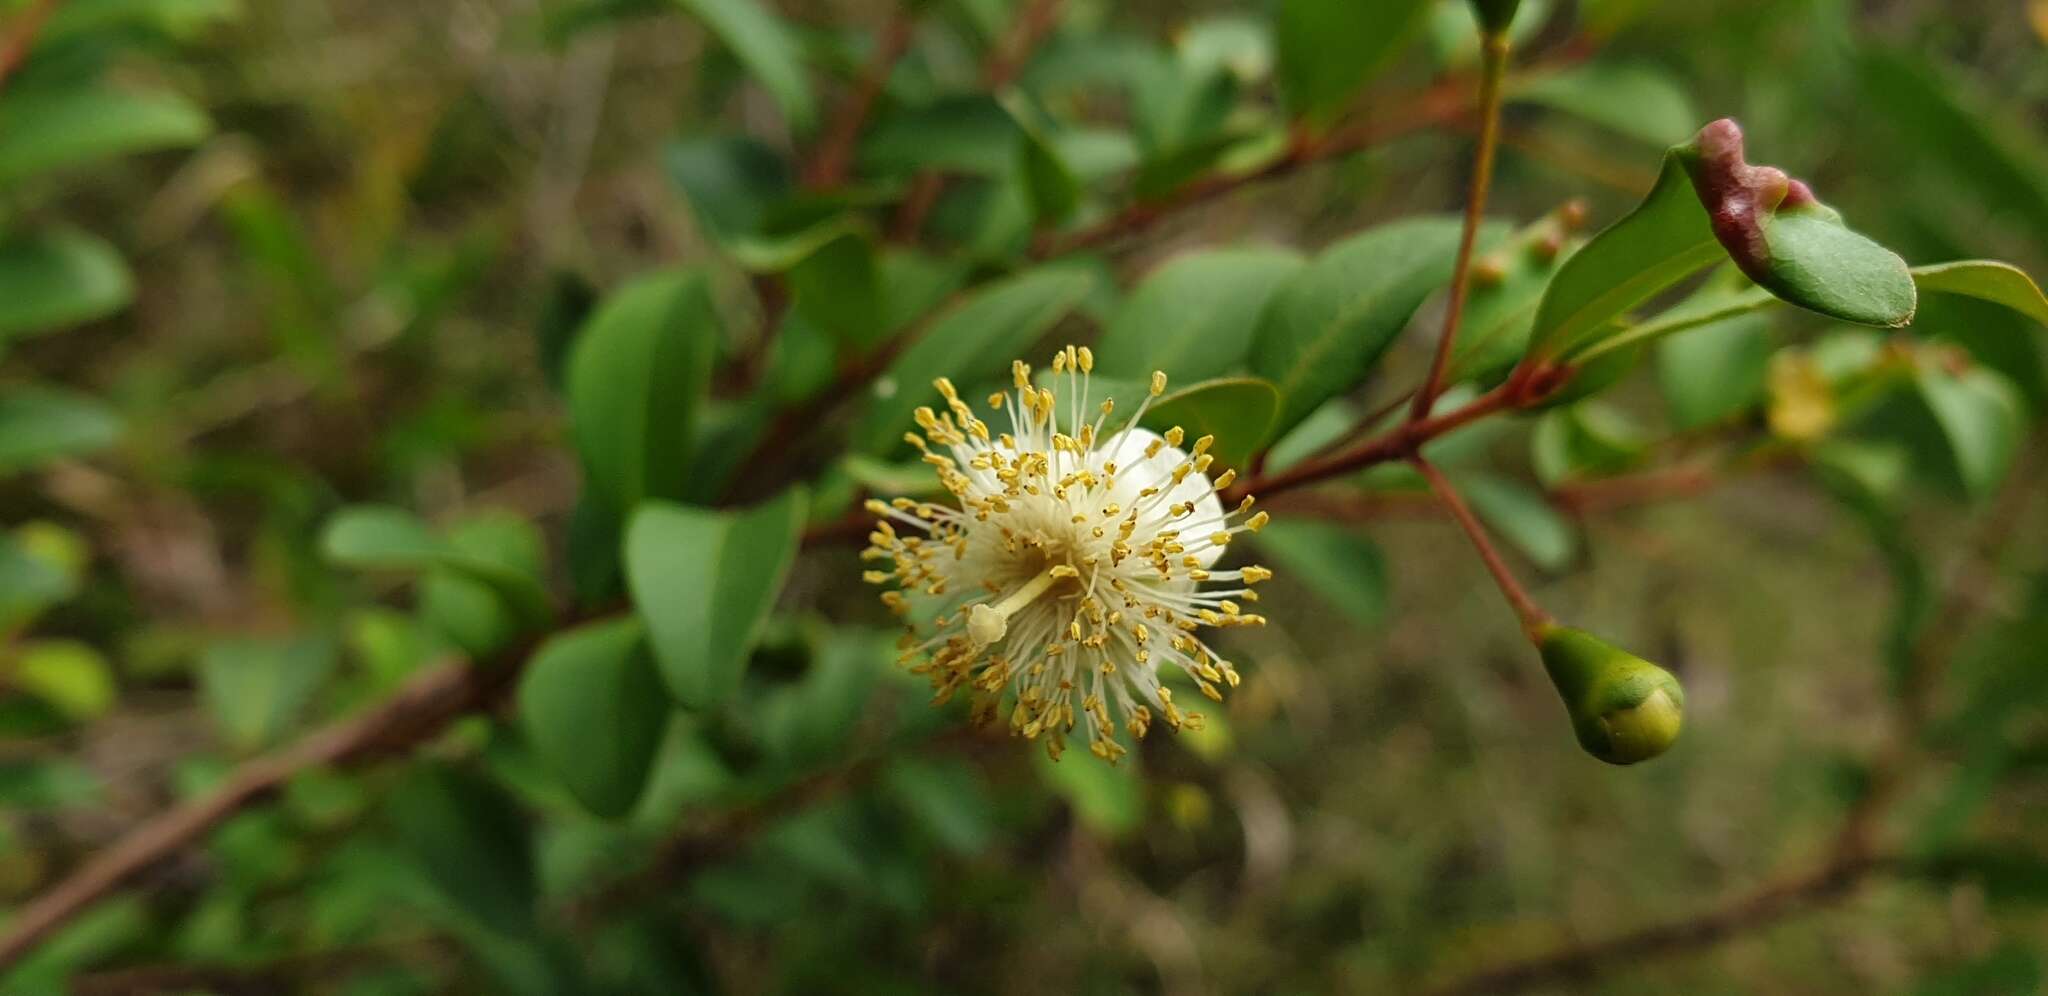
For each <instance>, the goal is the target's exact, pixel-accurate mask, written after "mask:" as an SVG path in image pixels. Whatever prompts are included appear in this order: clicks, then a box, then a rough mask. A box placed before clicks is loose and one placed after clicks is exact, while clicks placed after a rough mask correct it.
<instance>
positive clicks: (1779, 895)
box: [1430, 856, 1893, 996]
mask: <svg viewBox="0 0 2048 996" xmlns="http://www.w3.org/2000/svg"><path fill="white" fill-rule="evenodd" d="M1890 867H1893V863H1891V862H1888V861H1884V860H1880V859H1876V858H1871V857H1861V856H1848V857H1842V858H1837V859H1833V860H1830V861H1827V862H1824V863H1823V864H1821V866H1820V867H1818V868H1815V869H1813V870H1811V871H1807V872H1804V873H1801V874H1797V875H1792V876H1789V877H1787V878H1784V879H1782V880H1779V881H1777V882H1773V883H1771V884H1769V885H1765V886H1763V887H1762V888H1759V889H1757V890H1756V891H1754V892H1751V893H1749V894H1747V895H1744V896H1740V897H1738V898H1736V899H1733V900H1731V901H1729V902H1727V903H1725V904H1723V905H1722V906H1719V907H1717V908H1715V909H1713V910H1709V911H1707V912H1705V913H1701V914H1698V915H1696V916H1692V917H1688V918H1686V919H1684V920H1680V921H1677V922H1675V923H1667V924H1663V925H1661V926H1656V927H1648V928H1645V929H1642V930H1637V931H1633V932H1631V933H1626V934H1622V935H1620V936H1617V937H1612V938H1609V939H1607V940H1605V941H1598V942H1595V943H1592V944H1584V945H1579V946H1576V947H1571V948H1566V949H1564V950H1562V951H1557V952H1554V953H1552V954H1547V955H1542V956H1539V957H1535V958H1530V959H1528V960H1525V961H1514V962H1509V963H1507V964H1505V965H1499V966H1495V967H1493V968H1489V969H1484V970H1482V971H1480V972H1478V973H1476V974H1473V975H1469V976H1466V977H1465V978H1463V979H1459V980H1457V981H1455V982H1452V983H1450V984H1448V985H1446V986H1444V987H1442V988H1440V989H1434V990H1430V992H1431V993H1432V994H1433V996H1498V994H1501V993H1514V992H1521V991H1523V990H1527V989H1533V988H1536V987H1537V986H1541V985H1546V984H1549V983H1553V982H1559V981H1565V980H1584V979H1588V978H1591V977H1593V976H1596V975H1599V974H1601V973H1603V972H1607V971H1611V970H1613V969H1616V968H1622V967H1627V966H1630V965H1633V964H1636V963H1639V962H1642V961H1644V960H1647V959H1650V958H1656V957H1661V956H1664V955H1671V954H1677V953H1679V952H1683V951H1690V950H1697V949H1700V948H1704V947H1708V946H1711V945H1713V944H1715V943H1717V942H1719V941H1721V940H1724V939H1726V938H1728V937H1730V936H1732V935H1734V934H1736V933H1739V932H1742V931H1746V930H1754V929H1756V928H1758V927H1763V926H1767V925H1769V924H1771V923H1773V922H1775V921H1778V920H1782V919H1784V918H1786V917H1788V916H1791V915H1793V914H1795V913H1799V912H1802V911H1805V910H1808V909H1811V908H1813V907H1815V906H1817V905H1820V904H1821V903H1824V902H1826V901H1828V900H1831V899H1834V898H1836V897H1839V896H1843V895H1846V894H1848V893H1849V892H1851V891H1853V890H1854V888H1855V887H1856V886H1857V885H1859V884H1861V883H1862V882H1863V881H1864V880H1865V879H1867V878H1869V877H1870V875H1871V874H1872V873H1875V872H1878V871H1882V870H1884V869H1887V868H1890Z"/></svg>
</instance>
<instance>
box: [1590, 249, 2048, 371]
mask: <svg viewBox="0 0 2048 996" xmlns="http://www.w3.org/2000/svg"><path fill="white" fill-rule="evenodd" d="M1909 272H1910V273H1911V275H1912V277H1913V282H1914V283H1915V284H1916V285H1918V286H1919V288H1920V290H1921V291H1923V292H1925V293H1932V294H1956V295H1963V296H1966V297H1972V298H1977V299H1980V300H1984V301H1991V302H1995V303H1997V304H2001V305H2004V306H2005V307H2007V308H2011V309H2012V310H2014V311H2016V312H2018V313H2020V314H2022V315H2026V316H2028V317H2030V318H2033V319H2035V320H2036V321H2041V322H2043V323H2044V324H2048V302H2044V300H2043V299H2042V295H2041V290H2040V288H2039V287H2037V286H2035V284H2034V281H2033V280H2032V278H2030V277H2028V276H2027V275H2026V273H2024V272H2023V271H2021V270H2019V269H2018V268H2017V267H2014V266H2011V265H2010V264H2007V263H1999V262H1993V261H1989V260H1962V261H1958V262H1953V263H1931V264H1928V265H1925V266H1916V267H1914V268H1912V270H1911V271H1909ZM1783 303H1786V302H1783V301H1781V300H1779V299H1778V298H1777V297H1775V296H1773V295H1772V294H1771V292H1770V291H1768V290H1765V289H1764V288H1761V287H1752V288H1750V289H1748V290H1741V291H1734V290H1724V291H1720V292H1716V293H1711V294H1698V295H1695V296H1694V297H1693V298H1691V299H1689V300H1687V301H1686V302H1685V303H1684V304H1681V305H1679V306H1677V307H1675V308H1672V309H1671V310H1669V311H1667V312H1664V313H1663V314H1661V315H1658V316H1657V317H1655V318H1652V319H1649V320H1647V321H1643V322H1639V323H1636V324H1634V325H1629V326H1626V327H1623V328H1622V329H1620V330H1619V331H1616V332H1614V333H1612V334H1610V335H1604V336H1602V337H1600V340H1599V342H1598V343H1597V344H1596V345H1592V346H1589V347H1588V348H1586V349H1583V350H1579V351H1574V352H1573V353H1571V354H1570V356H1569V357H1568V358H1569V359H1571V360H1573V361H1575V362H1580V363H1587V362H1591V361H1592V360H1594V359H1597V358H1601V357H1604V356H1607V355H1609V354H1612V353H1614V352H1616V351H1619V350H1622V349H1625V348H1628V347H1630V346H1636V345H1641V344H1644V343H1649V342H1654V341H1656V340H1658V339H1661V338H1663V337H1665V336H1669V335H1675V334H1677V333H1679V332H1683V331H1685V330H1687V329H1694V328H1699V327H1700V326H1702V325H1710V324H1713V323H1715V322H1720V321H1726V320H1728V319H1731V318H1736V317H1739V316H1742V315H1747V314H1751V313H1753V312H1757V311H1762V310H1764V309H1766V308H1771V307H1775V306H1777V305H1779V304H1783Z"/></svg>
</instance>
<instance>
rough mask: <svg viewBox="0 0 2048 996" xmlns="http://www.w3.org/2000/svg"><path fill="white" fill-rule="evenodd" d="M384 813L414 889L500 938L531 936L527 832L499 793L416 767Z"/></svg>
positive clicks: (433, 766) (454, 772)
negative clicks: (422, 888)
mask: <svg viewBox="0 0 2048 996" xmlns="http://www.w3.org/2000/svg"><path fill="white" fill-rule="evenodd" d="M386 813H387V817H388V819H389V820H390V822H391V825H392V829H393V830H394V831H395V832H396V833H397V836H398V839H399V841H400V842H401V843H402V844H403V845H404V847H405V850H406V852H407V854H408V856H409V857H411V858H412V860H413V871H414V872H415V874H416V875H417V876H418V878H417V881H419V882H420V883H421V884H422V885H425V886H427V887H428V888H429V889H430V890H431V893H432V894H433V895H434V896H435V897H436V898H437V899H439V900H440V901H441V902H442V903H444V904H445V905H446V907H447V908H448V909H450V910H452V911H456V912H460V913H462V914H464V915H465V916H466V917H468V918H470V919H472V920H473V921H474V922H475V923H477V924H478V925H481V926H484V927H486V928H489V929H491V930H494V931H496V932H498V933H499V934H501V935H503V936H506V937H523V936H526V935H527V934H529V933H530V932H531V930H532V928H533V924H534V904H535V903H536V902H537V901H538V898H539V888H538V886H537V884H536V882H535V879H534V862H533V839H532V831H531V829H530V828H529V827H528V824H527V818H526V814H525V813H524V812H521V811H520V809H519V805H518V803H517V802H515V801H514V800H513V799H512V798H511V796H510V795H508V794H507V793H506V792H505V790H504V789H502V788H500V787H499V786H497V785H494V784H492V783H490V782H487V781H484V780H483V779H482V778H479V777H477V776H476V775H473V774H469V773H467V772H464V771H461V770H459V769H457V768H454V767H452V766H450V765H448V764H446V763H444V762H438V761H427V762H421V763H415V764H413V765H411V766H410V768H409V770H408V771H407V772H406V773H405V777H404V778H403V780H402V781H400V782H399V784H398V786H397V787H396V788H395V789H393V790H392V793H391V796H390V798H389V800H388V802H387V808H386Z"/></svg>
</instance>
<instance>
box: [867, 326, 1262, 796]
mask: <svg viewBox="0 0 2048 996" xmlns="http://www.w3.org/2000/svg"><path fill="white" fill-rule="evenodd" d="M1094 366H1095V359H1094V357H1093V355H1091V354H1090V353H1089V351H1088V350H1087V349H1086V348H1085V347H1081V348H1076V347H1073V346H1068V347H1066V348H1065V349H1063V350H1061V351H1060V352H1059V353H1058V354H1056V355H1055V356H1054V357H1053V364H1052V368H1053V373H1054V378H1053V380H1054V382H1055V383H1057V382H1060V381H1062V380H1063V381H1064V384H1065V388H1066V390H1065V393H1064V395H1062V394H1061V393H1059V392H1056V391H1054V390H1053V389H1051V388H1046V387H1038V386H1036V385H1034V383H1033V382H1032V378H1031V368H1030V367H1028V366H1026V365H1025V364H1023V363H1022V362H1018V363H1015V364H1013V365H1012V369H1011V374H1012V376H1011V381H1012V389H1011V390H1010V391H1007V392H1000V393H997V394H994V395H991V396H990V397H989V399H988V403H989V406H990V408H991V409H992V410H993V414H992V415H991V418H992V419H993V420H994V421H996V422H997V423H999V424H1002V425H1006V426H1007V431H1004V430H1002V429H999V428H994V427H991V425H990V423H989V422H988V421H984V420H983V419H982V418H981V417H980V416H978V415H977V414H975V411H974V410H973V408H972V407H970V406H969V405H968V404H967V403H966V402H965V401H964V400H962V399H961V397H960V394H959V392H958V390H957V389H955V387H954V385H953V384H952V382H950V381H948V380H946V379H945V378H940V379H939V380H937V381H935V382H934V386H936V387H937V388H938V391H939V395H940V397H941V399H942V400H943V401H944V403H945V409H944V410H943V411H939V410H934V409H932V408H919V409H918V410H917V413H916V420H917V425H918V430H919V431H917V432H911V433H907V434H905V436H904V438H905V439H906V440H907V441H908V442H909V443H910V445H911V446H913V447H915V448H916V449H917V450H918V451H919V452H920V453H922V454H923V456H924V461H925V462H926V463H928V464H930V465H931V466H932V468H933V469H934V470H935V471H936V472H937V474H938V476H939V481H940V483H941V484H943V485H944V486H945V488H946V490H947V491H949V492H951V494H952V495H953V497H954V499H955V500H956V502H957V506H955V505H947V504H941V503H937V502H920V501H912V500H910V499H908V498H898V499H896V500H894V501H892V502H883V501H870V502H869V503H868V506H867V507H868V509H869V510H870V511H872V512H874V513H875V514H876V515H877V516H880V517H881V520H880V522H878V523H877V525H876V527H875V531H874V532H873V533H871V534H869V536H868V540H869V543H870V545H869V546H868V548H867V549H866V550H865V551H864V552H863V553H862V557H863V559H866V560H870V561H884V562H887V563H888V564H889V565H890V566H888V567H886V568H877V569H871V570H869V571H867V573H866V575H865V577H866V579H867V580H868V581H870V582H874V583H877V584H890V585H893V586H895V587H894V589H892V590H890V591H887V592H884V593H883V595H882V602H883V603H884V604H886V605H888V606H889V608H890V609H891V610H893V611H894V612H896V613H897V614H898V615H899V616H902V617H904V618H905V620H906V623H907V626H906V632H905V634H904V637H903V639H902V640H901V642H900V644H899V646H900V648H901V649H902V651H903V654H902V662H903V663H905V664H907V665H910V668H911V670H912V671H914V672H917V673H919V674H923V675H925V676H926V677H928V678H929V679H930V680H931V683H932V687H933V689H934V691H935V692H936V697H935V702H941V703H942V702H945V701H947V700H949V699H951V698H952V697H953V696H954V695H956V694H959V693H961V692H962V691H963V690H965V691H966V692H967V693H969V694H971V695H973V696H974V702H975V708H974V712H975V716H976V718H977V719H978V720H982V721H989V720H994V719H996V718H998V717H1006V718H1007V720H1008V722H1009V726H1010V728H1011V729H1012V730H1014V731H1015V732H1016V733H1018V734H1020V735H1022V736H1024V737H1027V738H1031V739H1037V740H1042V741H1043V742H1044V743H1045V747H1046V751H1047V752H1048V753H1049V754H1050V755H1051V756H1052V757H1053V758H1054V759H1058V758H1059V756H1060V753H1061V752H1062V751H1063V750H1064V749H1065V746H1066V739H1067V736H1068V734H1069V733H1071V732H1073V731H1074V730H1075V729H1076V727H1077V726H1084V725H1085V727H1086V735H1087V737H1088V748H1089V750H1090V751H1091V752H1092V753H1094V754H1095V756H1097V757H1100V758H1102V759H1103V760H1106V761H1110V762H1112V763H1113V762H1115V761H1116V760H1117V758H1119V757H1121V756H1122V755H1123V754H1124V753H1125V751H1126V748H1125V747H1124V745H1123V744H1122V743H1120V742H1119V732H1120V731H1121V732H1126V733H1129V734H1130V735H1131V736H1132V737H1143V736H1144V735H1145V734H1146V732H1147V731H1148V730H1149V729H1151V728H1152V726H1153V725H1154V724H1155V723H1158V722H1162V721H1163V722H1164V723H1165V724H1166V725H1167V726H1169V727H1171V728H1174V729H1179V728H1181V727H1183V726H1186V727H1191V728H1195V729H1199V728H1200V727H1201V724H1202V714H1201V713H1200V712H1197V711H1194V710H1190V709H1184V708H1182V707H1181V705H1180V704H1179V703H1177V702H1175V701H1174V695H1173V690H1172V689H1170V688H1168V687H1166V686H1165V685H1163V684H1162V683H1161V681H1160V669H1161V668H1162V667H1169V666H1170V667H1176V668H1179V669H1180V670H1182V671H1183V672H1185V673H1186V674H1187V676H1188V677H1189V679H1190V680H1191V681H1192V683H1193V685H1194V687H1195V688H1197V689H1199V690H1200V692H1201V694H1203V695H1204V696H1207V697H1208V698H1210V699H1213V700H1218V701H1220V700H1221V699H1222V694H1223V693H1222V688H1224V687H1235V686H1236V685H1237V683H1238V680H1239V678H1238V672H1237V668H1236V667H1235V666H1233V665H1232V664H1231V662H1230V661H1228V660H1225V659H1223V658H1222V657H1221V656H1220V655H1218V654H1217V653H1216V651H1215V650H1214V649H1213V648H1211V647H1210V646H1209V645H1208V644H1207V643H1206V642H1204V641H1203V640H1202V638H1201V637H1200V636H1198V635H1197V634H1198V633H1199V632H1200V631H1201V630H1202V629H1203V628H1204V627H1213V628H1228V627H1232V626H1257V625H1263V624H1264V623H1265V621H1266V620H1265V617H1263V616H1260V615H1257V614H1254V613H1251V612H1248V611H1246V608H1245V606H1246V605H1247V604H1249V603H1254V602H1257V601H1258V597H1259V596H1258V593H1257V592H1256V591H1254V590H1253V586H1254V585H1256V584H1258V583H1259V582H1261V581H1265V580H1267V579H1269V578H1271V577H1272V576H1273V573H1272V572H1271V571H1269V570H1267V569H1265V568H1263V567H1258V566H1247V567H1243V568H1239V569H1234V570H1217V569H1215V565H1216V563H1217V561H1218V560H1219V559H1221V557H1222V556H1223V552H1224V550H1225V548H1226V547H1228V546H1229V544H1230V542H1231V538H1232V537H1234V536H1236V535H1238V534H1240V533H1244V532H1257V531H1258V530H1259V529H1260V527H1262V526H1264V525H1265V524H1266V520H1267V515H1266V513H1265V512H1263V511H1256V512H1255V511H1253V510H1252V505H1253V499H1252V498H1251V497H1250V496H1246V497H1245V498H1243V499H1242V500H1241V501H1240V502H1239V503H1238V505H1237V507H1236V508H1234V509H1230V510H1227V511H1226V510H1225V508H1224V506H1223V502H1222V499H1221V498H1219V497H1218V492H1220V491H1223V490H1225V489H1227V488H1229V487H1230V485H1231V484H1232V482H1233V481H1234V479H1235V475H1234V473H1233V472H1231V471H1227V470H1226V471H1224V472H1223V473H1221V474H1219V475H1217V476H1216V477H1214V478H1211V477H1210V476H1209V468H1210V467H1211V466H1212V465H1213V463H1214V462H1215V457H1214V456H1213V455H1212V454H1211V453H1210V452H1209V449H1210V447H1211V446H1212V445H1213V444H1214V442H1215V440H1214V438H1213V437H1210V436H1203V437H1201V438H1199V439H1196V440H1194V441H1193V442H1192V443H1191V444H1189V445H1188V446H1187V448H1186V449H1183V448H1182V446H1183V443H1185V442H1186V441H1187V440H1186V434H1185V433H1184V432H1183V431H1182V430H1181V429H1180V427H1178V426H1176V427H1173V428H1170V429H1168V430H1166V432H1164V433H1154V432H1152V431H1151V430H1148V429H1144V428H1140V427H1139V423H1140V421H1141V420H1142V419H1143V418H1144V416H1145V412H1146V410H1147V409H1148V408H1149V406H1150V405H1151V404H1152V402H1153V401H1155V400H1156V399H1158V398H1159V397H1160V396H1161V395H1162V394H1164V393H1165V391H1166V375H1165V374H1164V373H1154V374H1153V375H1152V380H1151V383H1150V384H1149V385H1148V389H1147V390H1146V393H1145V397H1144V399H1143V400H1142V402H1141V403H1140V404H1139V405H1138V409H1137V411H1136V412H1134V413H1132V414H1131V415H1130V417H1129V418H1128V419H1124V420H1121V421H1118V422H1115V423H1112V417H1113V416H1115V415H1116V413H1117V405H1116V403H1115V401H1114V399H1105V400H1103V401H1102V402H1101V403H1100V404H1099V405H1092V404H1091V402H1090V400H1089V388H1090V380H1091V378H1090V374H1091V373H1092V371H1093V370H1094ZM1112 425H1115V426H1116V427H1114V428H1110V426H1112ZM1204 585H1213V586H1215V587H1210V588H1207V589H1206V590H1205V589H1204ZM913 597H916V598H919V599H928V600H930V601H931V603H932V604H931V606H930V608H931V609H932V610H934V611H936V617H935V618H934V619H932V621H931V624H930V630H929V631H926V630H921V629H920V628H919V626H918V625H917V624H916V623H914V622H909V620H910V618H911V616H912V615H913V614H914V613H913V605H912V601H911V599H912V598H913Z"/></svg>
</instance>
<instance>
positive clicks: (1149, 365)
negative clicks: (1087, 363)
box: [1094, 247, 1307, 382]
mask: <svg viewBox="0 0 2048 996" xmlns="http://www.w3.org/2000/svg"><path fill="white" fill-rule="evenodd" d="M1305 265H1307V264H1306V260H1304V259H1303V257H1302V256H1301V254H1300V253H1297V252H1295V251H1293V250H1291V249H1281V248H1268V247H1254V248H1244V249H1212V250H1204V251H1199V252H1190V253H1185V254H1183V255H1180V256H1176V257H1174V258H1173V259H1171V260H1168V261H1167V262H1166V263H1165V264H1164V265H1162V266H1160V267H1158V268H1157V269H1155V270H1153V271H1152V272H1151V273H1149V274H1147V275H1146V276H1145V279H1144V280H1142V281H1139V283H1138V286H1137V287H1136V288H1135V289H1134V290H1132V291H1131V293H1130V296H1129V297H1126V298H1124V301H1123V304H1122V305H1121V306H1120V307H1118V308H1117V310H1116V314H1115V315H1114V316H1113V317H1111V318H1110V320H1109V327H1108V328H1106V329H1105V330H1103V333H1102V338H1101V340H1100V341H1098V342H1097V343H1096V344H1095V347H1094V348H1095V366H1096V369H1097V370H1100V371H1101V372H1102V373H1103V374H1104V375H1106V376H1111V377H1126V378H1131V379H1135V380H1142V379H1144V378H1147V377H1150V376H1151V375H1152V371H1154V370H1164V371H1166V375H1167V376H1168V377H1170V378H1172V379H1173V380H1174V381H1177V382H1180V381H1192V380H1205V379H1208V378H1211V377H1220V376H1223V375H1224V374H1227V373H1230V372H1231V371H1233V370H1235V369H1237V368H1238V366H1239V365H1240V364H1241V363H1243V362H1244V358H1245V356H1246V355H1247V354H1248V353H1250V352H1251V348H1252V337H1253V336H1254V335H1255V334H1256V333H1257V331H1258V324H1259V316H1260V314H1261V313H1262V312H1264V311H1265V309H1266V303H1267V302H1268V301H1270V300H1271V299H1272V297H1273V294H1274V292H1275V291H1276V290H1278V289H1279V288H1280V286H1281V285H1282V284H1283V283H1284V282H1285V281H1286V280H1287V279H1288V278H1290V277H1292V276H1294V275H1295V274H1296V273H1298V272H1300V270H1301V269H1302V267H1303V266H1305Z"/></svg>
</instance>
